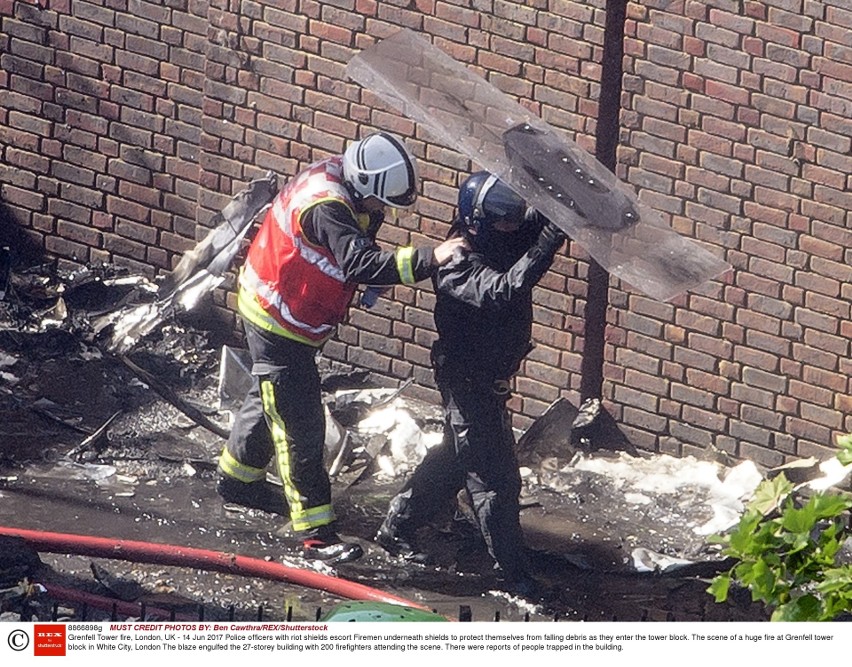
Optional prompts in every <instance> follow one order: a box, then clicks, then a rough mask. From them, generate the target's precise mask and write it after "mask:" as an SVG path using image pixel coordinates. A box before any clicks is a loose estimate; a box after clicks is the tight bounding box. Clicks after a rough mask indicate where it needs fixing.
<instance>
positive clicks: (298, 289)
mask: <svg viewBox="0 0 852 667" xmlns="http://www.w3.org/2000/svg"><path fill="white" fill-rule="evenodd" d="M418 186H419V183H418V174H417V164H416V161H415V159H414V157H413V156H412V155H411V154H410V153H409V151H408V149H407V148H406V146H405V145H404V144H403V143H402V142H401V141H400V140H399V139H398V138H397V137H395V136H393V135H391V134H388V133H385V132H379V133H376V134H371V135H369V136H367V137H366V138H364V139H363V140H361V141H356V142H354V143H352V144H351V145H350V146H349V147H348V148H347V149H346V151H345V153H344V154H343V155H340V156H335V157H331V158H328V159H325V160H322V161H320V162H317V163H315V164H312V165H310V166H309V167H308V168H307V169H305V170H304V171H302V172H301V173H299V174H298V175H297V176H295V177H294V178H293V179H292V180H290V181H289V183H288V184H287V186H286V187H285V188H284V189H283V190H282V192H281V193H280V194H279V195H278V196H277V198H276V199H275V200H274V203H273V205H272V207H271V208H270V210H269V212H268V213H267V215H266V217H265V219H264V220H263V223H262V225H261V227H260V229H259V231H258V233H257V236H256V237H255V239H254V241H253V242H252V244H251V246H250V247H249V250H248V254H247V256H246V261H245V265H244V266H243V267H242V270H241V272H240V278H239V293H238V308H239V312H240V315H241V316H242V319H243V322H244V325H245V331H246V341H247V344H248V348H249V352H250V353H251V358H252V362H253V364H252V376H253V386H252V388H251V389H250V391H249V392H248V394H247V396H246V399H245V401H244V403H243V405H242V408H241V409H240V411H239V413H238V414H237V416H236V419H235V423H234V426H233V429H232V431H231V435H230V439H229V441H228V444H227V446H226V447H225V449H224V451H223V452H222V454H221V456H220V458H219V473H220V476H219V481H218V484H217V490H218V492H219V495H221V496H222V497H223V498H224V499H225V500H226V501H229V502H235V503H239V504H242V505H248V506H251V507H259V508H261V509H265V510H268V511H278V512H282V513H283V512H286V511H287V508H288V507H289V515H290V519H291V522H292V528H293V530H294V532H296V533H297V534H298V535H299V536H301V538H302V547H303V552H304V555H305V556H306V557H308V558H316V559H321V560H325V561H329V562H334V563H340V562H346V561H351V560H354V559H356V558H358V557H360V556H361V554H362V550H361V547H360V546H359V545H358V544H357V543H355V542H347V541H344V540H342V539H341V538H340V536H339V535H338V534H337V532H336V529H335V524H334V522H335V514H334V511H333V508H332V504H331V485H330V482H329V479H328V475H327V473H326V470H325V467H324V464H323V453H324V442H325V417H324V413H323V406H322V398H321V390H320V377H319V372H318V370H317V366H316V361H315V356H316V352H317V351H318V350H319V349H320V348H321V347H322V345H323V343H325V341H326V340H328V339H329V338H330V337H331V336H332V335H333V334H334V332H335V328H336V325H337V324H338V323H340V322H341V321H342V320H343V319H344V317H345V316H346V313H347V310H348V307H349V304H350V302H351V300H352V297H353V294H354V292H355V289H356V287H357V285H358V284H359V283H364V284H369V285H394V284H411V283H415V282H417V281H419V280H423V279H424V278H427V277H429V276H431V275H432V274H433V273H434V271H435V268H436V267H437V266H438V265H439V264H442V263H444V262H446V261H447V260H449V259H450V257H451V256H452V253H453V250H454V249H456V248H458V247H461V246H462V245H463V242H462V241H461V239H455V240H452V241H445V242H443V243H441V244H440V245H438V246H437V247H421V248H414V247H400V248H397V249H396V250H395V251H393V252H389V251H383V250H381V249H380V248H379V247H378V245H377V244H376V241H375V237H376V233H377V231H378V229H379V226H380V225H381V224H382V222H383V220H384V214H385V209H386V208H387V207H399V208H407V207H410V206H412V205H413V204H414V201H415V199H416V197H417V190H418ZM273 456H274V457H275V459H276V462H277V466H278V472H279V474H280V477H281V480H282V482H283V485H284V496H285V497H286V504H285V503H284V502H283V499H282V497H281V493H280V491H277V490H276V489H275V487H273V486H272V485H270V484H268V483H267V482H266V481H265V468H266V466H267V464H268V463H269V462H270V461H271V460H272V458H273Z"/></svg>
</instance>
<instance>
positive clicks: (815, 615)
mask: <svg viewBox="0 0 852 667" xmlns="http://www.w3.org/2000/svg"><path fill="white" fill-rule="evenodd" d="M771 620H773V621H788V622H789V621H822V620H825V619H823V618H822V605H821V604H820V601H819V600H818V599H817V598H816V597H815V596H813V595H802V596H801V597H798V598H796V599H794V600H791V601H790V602H788V603H787V604H782V605H781V606H780V607H778V608H777V609H776V610H775V611H774V612H773V613H772V619H771Z"/></svg>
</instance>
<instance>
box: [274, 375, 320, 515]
mask: <svg viewBox="0 0 852 667" xmlns="http://www.w3.org/2000/svg"><path fill="white" fill-rule="evenodd" d="M260 395H261V398H262V400H263V411H264V412H265V413H266V416H267V419H268V424H269V428H270V431H271V433H272V442H273V444H274V445H275V453H276V457H275V459H276V462H277V464H278V474H279V475H280V476H281V481H282V483H283V484H284V495H285V496H286V497H287V503H288V504H289V505H290V520H291V521H292V522H293V530H308V529H309V528H314V527H316V526H323V525H325V524H327V523H331V522H332V521H334V512H333V511H332V508H331V505H320V506H319V507H310V508H305V507H304V505H303V504H302V494H301V493H299V490H298V489H297V488H296V485H295V484H293V478H292V477H291V475H290V448H289V447H288V446H287V427H286V426H285V424H284V420H283V419H282V418H281V415H280V414H278V408H277V407H276V405H275V385H273V384H272V382H270V381H269V380H261V382H260Z"/></svg>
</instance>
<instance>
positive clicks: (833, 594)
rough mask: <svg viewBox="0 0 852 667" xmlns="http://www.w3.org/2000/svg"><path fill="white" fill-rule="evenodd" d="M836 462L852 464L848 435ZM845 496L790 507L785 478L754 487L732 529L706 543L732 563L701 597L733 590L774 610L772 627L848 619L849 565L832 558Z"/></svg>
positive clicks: (847, 502) (821, 496) (845, 530)
mask: <svg viewBox="0 0 852 667" xmlns="http://www.w3.org/2000/svg"><path fill="white" fill-rule="evenodd" d="M838 445H839V446H840V452H839V453H838V455H837V458H838V459H840V462H841V463H843V464H844V465H848V464H849V463H852V434H849V435H845V436H842V437H841V438H838ZM851 508H852V496H850V495H849V494H847V493H817V494H815V495H813V496H812V497H811V498H810V499H808V500H807V502H805V503H804V504H801V503H800V502H797V501H796V499H795V498H794V495H793V485H792V484H791V483H790V482H789V481H788V480H787V478H786V477H784V475H779V476H778V477H776V478H774V479H771V480H766V481H764V482H762V483H761V484H760V486H758V488H757V490H756V491H755V495H754V498H753V499H752V501H751V502H750V503H749V505H748V506H747V507H746V511H745V513H744V514H743V516H742V517H741V519H740V522H739V524H738V525H737V526H736V528H734V529H733V530H732V531H731V532H730V533H728V534H727V535H723V536H720V535H716V536H714V537H713V538H712V541H713V542H716V543H719V544H722V545H724V549H723V551H722V553H723V554H724V555H726V556H730V557H732V558H734V559H736V560H737V561H738V562H737V564H736V565H734V567H732V568H731V570H730V571H728V572H726V573H724V574H720V575H719V576H717V577H716V578H715V579H713V581H712V583H711V585H710V587H709V588H708V589H707V590H708V592H709V593H711V594H712V595H713V596H714V597H715V599H716V602H724V601H725V600H727V599H728V593H729V592H730V589H731V586H732V585H737V586H740V587H742V588H747V589H748V590H749V591H750V592H751V596H752V599H753V600H756V601H761V602H763V603H764V604H766V605H768V606H769V607H770V608H772V609H773V613H772V620H773V621H830V620H832V619H834V618H837V616H839V615H840V614H841V613H844V612H852V565H850V564H839V563H838V562H837V556H838V554H839V552H840V549H841V547H842V546H843V543H844V542H845V541H846V539H847V538H848V537H849V534H850V528H849V526H848V524H847V523H846V521H847V520H848V517H847V513H848V512H849V510H850V509H851Z"/></svg>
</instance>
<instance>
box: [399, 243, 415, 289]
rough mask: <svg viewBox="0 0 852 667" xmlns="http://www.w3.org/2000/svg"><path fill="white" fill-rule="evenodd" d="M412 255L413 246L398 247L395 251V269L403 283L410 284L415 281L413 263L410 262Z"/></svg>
mask: <svg viewBox="0 0 852 667" xmlns="http://www.w3.org/2000/svg"><path fill="white" fill-rule="evenodd" d="M413 257H414V248H412V247H411V246H406V247H405V248H398V249H397V251H396V270H397V272H398V273H399V279H400V280H401V281H402V283H403V285H410V284H412V283H413V282H415V281H414V264H413V262H412V258H413Z"/></svg>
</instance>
